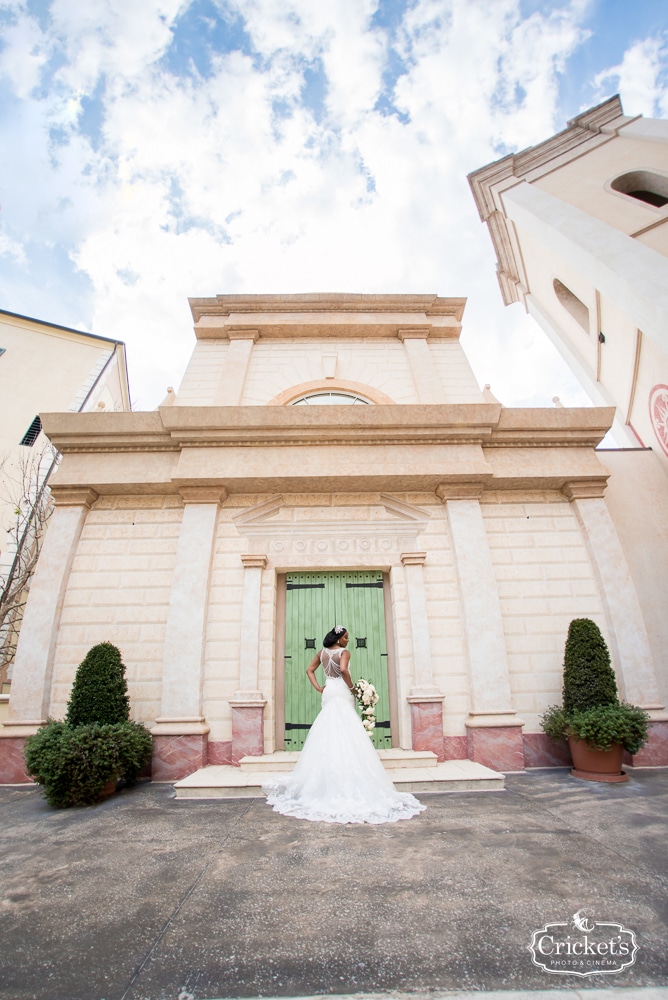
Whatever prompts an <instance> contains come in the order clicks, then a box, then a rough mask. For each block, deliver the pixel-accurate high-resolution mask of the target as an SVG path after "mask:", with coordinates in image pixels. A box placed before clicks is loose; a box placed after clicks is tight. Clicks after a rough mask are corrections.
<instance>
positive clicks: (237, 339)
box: [214, 330, 260, 406]
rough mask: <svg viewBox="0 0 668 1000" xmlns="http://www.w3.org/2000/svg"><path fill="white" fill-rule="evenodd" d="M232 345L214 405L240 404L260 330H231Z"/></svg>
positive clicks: (217, 388)
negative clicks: (254, 345)
mask: <svg viewBox="0 0 668 1000" xmlns="http://www.w3.org/2000/svg"><path fill="white" fill-rule="evenodd" d="M227 335H228V337H229V340H230V346H229V347H228V349H227V356H226V358H225V364H224V366H223V370H222V372H221V374H220V378H219V380H218V385H217V387H216V394H215V396H214V406H239V404H240V403H241V398H242V396H243V391H244V386H245V384H246V376H247V375H248V366H249V365H250V359H251V354H252V352H253V344H254V343H255V342H256V341H257V339H258V337H259V336H260V334H259V331H258V330H229V331H228V334H227Z"/></svg>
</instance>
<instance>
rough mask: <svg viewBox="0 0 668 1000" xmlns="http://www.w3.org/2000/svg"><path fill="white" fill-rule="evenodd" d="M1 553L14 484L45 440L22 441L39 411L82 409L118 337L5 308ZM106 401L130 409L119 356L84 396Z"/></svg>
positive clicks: (0, 382)
mask: <svg viewBox="0 0 668 1000" xmlns="http://www.w3.org/2000/svg"><path fill="white" fill-rule="evenodd" d="M0 347H3V348H5V351H4V353H3V354H2V355H0V461H2V460H3V459H5V460H6V462H7V468H6V470H5V474H3V472H2V470H0V559H2V553H3V552H4V551H5V549H6V546H7V541H8V540H7V536H6V533H5V532H6V529H7V528H8V527H9V526H10V524H11V523H12V522H13V517H14V515H13V510H14V504H13V503H11V502H10V498H11V497H13V496H14V491H15V489H16V487H15V486H13V485H12V480H16V479H18V478H19V477H20V472H19V469H20V466H21V463H22V461H23V460H28V459H30V458H31V457H32V456H34V455H35V454H37V453H38V452H39V451H40V450H41V449H42V447H43V446H44V445H45V444H46V441H45V438H44V437H43V436H40V438H38V440H37V441H36V442H35V444H34V445H33V446H32V447H31V448H29V447H27V446H23V447H22V446H21V445H20V443H19V442H20V441H21V440H22V438H23V436H24V435H25V433H26V431H27V430H28V429H29V427H30V425H31V424H32V422H33V420H34V419H35V417H36V416H37V415H38V414H40V413H43V412H45V411H67V410H72V411H77V410H79V409H81V407H82V406H84V401H86V396H87V395H88V393H89V391H90V390H91V388H92V387H93V385H94V383H95V380H96V379H97V378H98V376H99V375H100V372H101V371H102V369H103V367H104V365H105V364H106V362H107V361H108V359H109V357H110V355H111V354H113V353H114V352H115V349H116V345H115V343H114V342H113V341H105V340H103V339H101V338H93V337H89V336H87V335H85V334H77V333H76V332H74V331H68V330H63V329H60V328H57V327H51V326H49V325H47V324H44V323H39V322H38V321H36V320H31V319H26V318H23V317H19V316H11V315H8V314H6V313H0ZM100 402H103V403H104V404H105V408H106V409H107V410H111V411H114V410H116V411H118V410H124V409H129V399H128V394H127V381H126V376H125V372H124V371H122V372H121V371H120V369H119V364H118V357H115V358H114V360H113V361H112V362H111V364H110V365H109V366H108V367H107V369H106V371H105V373H104V377H103V378H102V379H101V380H100V382H99V383H98V384H97V386H96V387H95V391H94V392H93V393H92V394H91V396H90V398H89V399H88V400H87V401H86V402H85V409H86V410H90V409H95V408H96V407H97V406H98V403H100Z"/></svg>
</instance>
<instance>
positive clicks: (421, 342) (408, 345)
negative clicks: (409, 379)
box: [397, 327, 445, 403]
mask: <svg viewBox="0 0 668 1000" xmlns="http://www.w3.org/2000/svg"><path fill="white" fill-rule="evenodd" d="M397 336H398V337H399V340H401V341H402V342H403V345H404V350H405V351H406V354H407V356H408V363H409V364H410V367H411V374H412V376H413V381H414V383H415V391H416V393H417V397H418V400H419V402H420V403H443V401H444V399H445V392H444V390H443V385H442V383H441V380H440V378H439V376H438V373H437V371H436V368H435V367H434V359H433V358H432V356H431V351H430V350H429V344H428V343H427V337H428V336H429V329H428V328H426V327H416V328H415V329H411V330H399V332H398V334H397Z"/></svg>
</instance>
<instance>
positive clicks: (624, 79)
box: [594, 35, 668, 118]
mask: <svg viewBox="0 0 668 1000" xmlns="http://www.w3.org/2000/svg"><path fill="white" fill-rule="evenodd" d="M667 77H668V35H665V36H663V37H659V38H645V39H642V40H641V41H638V42H635V43H634V44H633V45H631V46H630V47H629V48H628V49H627V50H626V52H625V53H624V56H623V58H622V61H621V63H619V65H617V66H611V67H610V68H609V69H605V70H602V72H600V73H598V74H597V75H596V76H595V78H594V86H595V87H596V89H597V91H598V93H599V94H604V93H605V92H606V91H609V90H610V89H611V87H612V88H613V89H617V90H619V92H620V94H621V97H622V102H623V104H624V111H625V113H626V114H627V115H645V116H646V117H648V118H652V117H655V116H657V115H665V114H668V79H667Z"/></svg>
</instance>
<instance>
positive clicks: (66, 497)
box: [50, 483, 100, 510]
mask: <svg viewBox="0 0 668 1000" xmlns="http://www.w3.org/2000/svg"><path fill="white" fill-rule="evenodd" d="M50 489H51V493H52V494H53V499H54V500H55V503H56V507H87V508H88V509H89V510H90V508H91V507H92V506H93V504H94V503H95V501H96V500H97V498H98V497H99V495H100V494H99V493H96V492H95V490H93V489H91V488H90V486H58V484H57V483H56V484H54V485H53V486H51V487H50Z"/></svg>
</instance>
